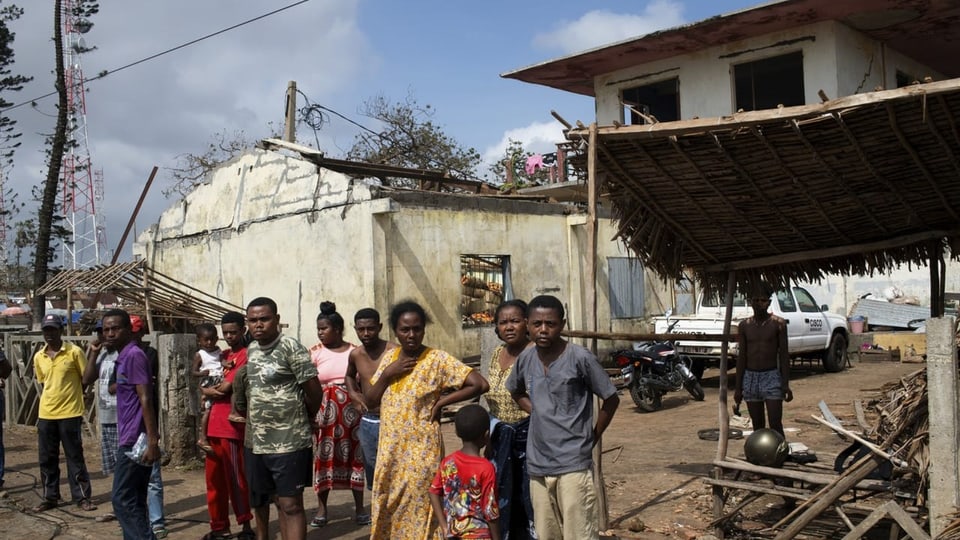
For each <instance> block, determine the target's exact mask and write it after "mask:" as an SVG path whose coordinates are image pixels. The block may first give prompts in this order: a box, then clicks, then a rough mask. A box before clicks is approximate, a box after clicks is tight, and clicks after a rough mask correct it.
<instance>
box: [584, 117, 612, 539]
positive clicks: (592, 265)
mask: <svg viewBox="0 0 960 540" xmlns="http://www.w3.org/2000/svg"><path fill="white" fill-rule="evenodd" d="M588 144H589V148H588V149H587V283H586V291H585V292H586V297H587V306H586V307H587V310H586V311H587V330H588V331H590V332H596V331H597V123H596V122H594V123H592V124H590V141H589V143H588ZM590 351H591V352H593V354H594V356H596V354H597V340H596V338H592V339H591V340H590ZM593 411H594V419H596V415H597V413H598V412H599V411H600V400H599V399H598V398H596V397H595V398H594V399H593ZM593 483H594V486H595V489H596V492H597V519H598V526H599V527H600V530H601V531H605V530H607V527H608V524H609V523H610V515H609V513H608V509H607V490H606V486H605V485H604V482H603V440H602V437H600V438H598V439H597V441H596V444H594V445H593Z"/></svg>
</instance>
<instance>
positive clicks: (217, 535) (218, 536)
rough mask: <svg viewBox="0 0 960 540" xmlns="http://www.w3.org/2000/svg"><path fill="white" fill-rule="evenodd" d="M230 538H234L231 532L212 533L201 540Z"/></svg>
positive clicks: (224, 539) (226, 539)
mask: <svg viewBox="0 0 960 540" xmlns="http://www.w3.org/2000/svg"><path fill="white" fill-rule="evenodd" d="M229 538H233V535H232V534H230V532H229V531H226V532H225V531H210V532H208V533H207V534H205V535H203V536H201V537H200V540H228V539H229Z"/></svg>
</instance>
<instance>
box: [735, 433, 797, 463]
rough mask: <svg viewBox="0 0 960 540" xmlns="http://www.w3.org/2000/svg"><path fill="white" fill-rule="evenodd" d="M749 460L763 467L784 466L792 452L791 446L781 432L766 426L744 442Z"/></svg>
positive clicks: (744, 449) (745, 453)
mask: <svg viewBox="0 0 960 540" xmlns="http://www.w3.org/2000/svg"><path fill="white" fill-rule="evenodd" d="M743 454H744V455H745V456H746V457H747V461H749V462H750V463H753V464H754V465H760V466H763V467H782V466H783V462H784V461H786V460H787V456H788V455H789V454H790V447H789V446H788V445H787V441H786V440H784V438H783V435H780V433H778V432H776V431H774V430H772V429H768V428H764V429H758V430H756V431H754V432H753V433H751V434H750V436H749V437H747V441H746V442H745V443H743Z"/></svg>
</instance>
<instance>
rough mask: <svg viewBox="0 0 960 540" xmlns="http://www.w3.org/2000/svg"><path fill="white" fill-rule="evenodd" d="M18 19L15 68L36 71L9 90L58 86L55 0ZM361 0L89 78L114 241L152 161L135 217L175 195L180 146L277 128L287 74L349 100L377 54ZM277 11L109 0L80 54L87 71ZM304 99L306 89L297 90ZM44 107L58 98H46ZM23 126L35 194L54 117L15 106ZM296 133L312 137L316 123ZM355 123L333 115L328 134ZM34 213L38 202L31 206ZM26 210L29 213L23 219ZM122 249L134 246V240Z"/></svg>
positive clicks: (27, 179)
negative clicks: (172, 179)
mask: <svg viewBox="0 0 960 540" xmlns="http://www.w3.org/2000/svg"><path fill="white" fill-rule="evenodd" d="M26 7H27V8H28V9H27V11H26V13H25V15H24V17H23V18H22V19H21V20H19V21H16V22H15V23H14V24H13V25H12V26H13V28H14V30H15V31H16V32H17V37H16V42H15V44H14V46H15V50H16V64H15V66H14V72H16V73H23V74H24V75H32V76H34V81H33V82H32V83H30V84H29V85H27V86H26V87H25V88H24V90H23V91H22V92H20V93H19V95H16V96H8V97H7V99H8V100H11V101H20V100H25V99H31V98H33V97H36V96H38V95H40V94H43V93H46V92H48V91H50V90H52V89H53V77H52V74H51V71H52V69H53V50H52V49H53V47H52V42H51V40H50V34H51V33H52V28H50V27H51V26H52V20H51V19H52V17H50V15H51V14H52V11H53V8H52V4H51V7H50V8H49V9H46V8H44V9H37V6H33V3H30V5H29V6H26ZM358 9H359V0H351V1H342V0H316V1H313V2H310V3H308V4H304V5H301V6H297V7H294V8H292V9H290V10H288V11H285V12H281V13H278V14H276V15H274V16H271V17H268V18H266V19H262V20H259V21H256V22H254V23H251V24H249V25H247V26H243V27H240V28H237V29H235V30H232V31H229V32H226V33H224V34H221V35H218V36H215V37H213V38H211V39H208V40H204V41H201V42H199V43H196V44H194V45H191V46H189V47H186V48H184V49H181V50H178V51H175V52H172V53H170V54H167V55H164V56H161V57H159V58H156V59H154V60H151V61H149V62H146V63H144V64H141V65H137V66H134V67H132V68H130V69H127V70H124V71H121V72H116V73H110V74H109V75H108V76H107V77H106V78H104V79H102V80H99V81H95V82H91V83H90V84H89V85H88V93H87V97H86V105H87V124H88V132H89V137H90V138H89V148H90V153H91V158H92V161H93V166H94V167H95V168H97V169H103V173H104V188H105V189H104V195H105V198H104V201H103V203H102V204H101V206H100V208H101V209H102V211H103V212H104V213H105V214H106V217H107V236H108V240H107V242H108V245H109V246H110V248H112V247H113V245H114V244H115V242H116V240H117V239H118V238H119V236H120V233H121V232H122V230H123V226H124V225H125V224H126V222H127V220H128V219H129V215H130V211H131V209H132V208H133V207H134V205H135V203H136V199H137V197H138V196H139V194H140V190H141V188H142V186H143V182H144V180H145V178H146V176H147V175H148V174H149V172H150V168H151V167H152V166H153V165H155V164H156V165H159V166H160V167H161V173H160V175H159V176H158V178H157V180H156V182H155V183H154V185H153V188H152V190H151V193H150V194H149V196H148V198H147V201H146V203H145V205H144V208H143V210H142V211H141V213H140V217H139V219H138V222H139V223H140V224H141V226H140V227H139V228H140V229H142V228H143V226H145V224H149V223H152V222H153V221H154V220H155V219H156V217H157V215H158V214H159V213H160V211H162V210H163V209H165V208H166V207H168V206H169V205H170V204H172V202H173V201H171V200H168V199H165V198H164V197H162V196H161V194H160V192H161V190H162V189H163V188H164V187H166V186H167V185H168V184H169V175H168V173H167V171H165V170H164V169H166V168H168V167H170V166H171V165H173V164H174V162H175V158H176V156H177V155H180V154H183V153H202V152H203V151H204V149H205V148H206V146H207V144H208V143H209V142H210V138H211V136H213V135H214V134H216V133H219V132H221V131H226V132H227V133H233V132H235V131H243V132H244V133H245V134H246V136H247V138H248V139H257V138H260V137H264V136H267V135H269V132H268V126H267V124H268V123H269V122H272V123H273V124H274V126H278V123H279V122H282V119H283V104H284V92H285V90H286V86H287V81H290V80H296V81H297V85H298V88H299V89H300V90H302V91H303V92H304V93H305V94H306V95H308V96H309V97H310V99H311V100H312V101H313V102H314V103H321V104H324V105H326V106H329V107H332V108H334V109H341V108H345V107H349V106H350V105H346V104H342V103H341V101H343V102H345V103H349V104H351V105H352V103H353V101H354V99H353V98H354V96H353V93H354V92H355V91H356V89H357V87H358V86H359V85H360V84H361V83H362V81H363V80H364V78H365V77H368V76H370V74H371V73H372V72H374V71H375V70H376V68H377V66H378V65H379V62H380V60H379V59H378V57H377V53H376V52H375V51H373V50H372V47H371V45H370V43H369V40H368V39H367V37H366V36H365V35H364V34H363V32H362V31H361V29H360V28H359V25H358V19H359V14H358ZM267 11H269V8H268V7H266V4H265V3H263V2H260V1H258V0H207V1H204V2H196V1H191V0H167V1H165V2H113V3H110V5H109V6H102V9H101V12H100V13H98V14H97V15H95V16H94V17H93V21H94V27H93V29H92V30H91V31H90V32H89V34H87V35H86V36H85V40H86V41H87V43H88V44H90V45H95V46H97V50H95V51H93V52H91V53H88V54H85V55H84V56H83V59H82V61H83V69H84V72H85V74H86V76H87V78H88V79H90V78H91V77H92V76H94V75H95V74H97V73H99V72H100V71H101V70H104V69H114V68H117V67H119V66H123V65H125V64H127V63H129V62H132V61H134V60H137V59H140V58H144V57H147V56H150V55H152V54H155V53H157V52H159V51H162V50H164V49H166V48H168V47H172V46H176V45H179V44H181V43H185V42H187V41H189V40H191V39H195V38H197V37H199V36H202V35H205V34H208V33H210V32H213V31H216V30H220V29H222V28H225V27H227V26H230V25H232V24H236V23H239V22H241V21H244V20H246V19H250V18H253V17H255V16H257V15H262V14H263V13H265V12H267ZM299 103H300V104H301V105H302V104H303V98H302V97H300V98H299ZM38 109H39V111H42V112H44V113H46V114H50V113H53V112H54V111H55V110H56V101H55V98H46V99H43V100H39V101H38ZM10 115H11V116H12V117H13V118H15V119H16V120H18V121H19V124H18V126H17V127H18V129H19V130H20V131H22V132H23V142H24V144H23V147H22V148H20V150H19V151H18V152H17V155H16V159H17V165H16V168H15V169H14V170H13V171H12V175H11V178H10V180H11V186H10V187H12V188H13V189H14V191H17V192H20V193H22V194H23V195H21V200H22V201H24V202H28V203H29V202H30V201H29V199H30V197H29V193H30V188H31V186H35V185H38V184H39V183H40V182H41V181H42V179H43V176H44V174H45V164H44V156H43V147H44V146H43V144H44V139H43V134H45V133H49V132H50V131H52V130H53V126H54V124H55V120H54V119H53V118H51V117H50V116H47V115H44V114H40V113H38V112H37V111H35V110H32V109H31V108H30V107H29V106H26V107H21V108H18V109H16V110H14V111H11V113H10ZM298 132H299V133H298V136H299V137H300V138H301V139H302V140H303V142H304V143H306V144H313V141H314V137H313V133H312V131H311V130H310V129H309V128H307V127H306V126H302V125H301V126H300V128H299V130H298ZM349 133H352V130H346V129H344V128H343V123H335V122H331V123H330V125H328V126H324V131H323V132H321V134H320V137H321V141H320V142H321V144H324V143H330V142H331V141H332V140H333V139H334V138H336V137H338V136H340V137H347V136H348V134H349ZM31 212H32V210H31ZM26 217H29V213H27V214H22V215H21V216H19V218H18V219H23V218H26ZM125 253H129V241H128V245H127V248H126V249H125Z"/></svg>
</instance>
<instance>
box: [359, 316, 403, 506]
mask: <svg viewBox="0 0 960 540" xmlns="http://www.w3.org/2000/svg"><path fill="white" fill-rule="evenodd" d="M353 329H354V330H355V331H356V332H357V338H358V339H359V340H360V343H361V344H362V345H363V346H362V347H357V348H355V349H353V351H351V352H350V357H349V361H348V362H349V363H348V364H347V376H346V383H347V393H349V394H350V399H351V400H352V401H353V402H354V403H358V404H359V406H360V409H361V410H362V411H363V416H362V417H361V418H360V447H361V449H362V451H363V473H364V476H366V478H367V489H373V469H374V466H375V465H376V463H377V442H378V441H379V439H380V408H379V407H377V408H375V409H373V410H371V409H369V408H367V404H366V401H365V400H364V399H363V388H362V386H365V385H366V384H367V383H368V381H369V380H370V377H372V376H373V374H374V373H376V372H377V366H379V365H380V359H381V358H383V355H384V353H386V352H387V351H390V350H392V349H394V348H396V347H397V344H396V343H391V342H389V341H386V340H383V339H381V338H380V332H381V331H382V330H383V323H382V322H380V313H378V312H377V310H375V309H373V308H363V309H361V310H360V311H358V312H357V314H356V315H354V316H353ZM358 381H359V384H358Z"/></svg>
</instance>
